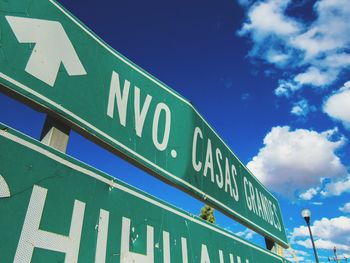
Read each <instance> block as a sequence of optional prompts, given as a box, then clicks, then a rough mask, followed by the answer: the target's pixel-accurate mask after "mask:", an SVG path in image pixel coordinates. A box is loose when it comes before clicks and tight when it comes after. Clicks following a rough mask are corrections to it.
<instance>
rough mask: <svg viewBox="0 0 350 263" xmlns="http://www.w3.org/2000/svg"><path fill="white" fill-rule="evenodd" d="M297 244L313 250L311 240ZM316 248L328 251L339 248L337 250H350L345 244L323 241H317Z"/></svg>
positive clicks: (300, 241)
mask: <svg viewBox="0 0 350 263" xmlns="http://www.w3.org/2000/svg"><path fill="white" fill-rule="evenodd" d="M296 244H298V245H300V246H303V247H306V248H312V244H311V241H310V239H306V240H298V241H297V242H296ZM315 246H316V247H317V248H318V249H327V250H332V249H333V248H334V247H337V249H340V250H345V251H348V250H350V247H349V246H348V245H345V244H338V243H335V242H332V241H329V240H323V239H317V240H316V241H315Z"/></svg>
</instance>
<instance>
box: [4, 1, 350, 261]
mask: <svg viewBox="0 0 350 263" xmlns="http://www.w3.org/2000/svg"><path fill="white" fill-rule="evenodd" d="M59 2H60V3H61V4H62V5H63V6H65V7H66V8H67V9H68V10H70V11H71V12H72V13H73V14H74V15H75V16H76V17H78V18H79V19H80V20H81V21H82V22H83V23H85V24H86V25H87V26H88V27H89V28H91V29H92V30H93V31H94V32H95V33H96V34H97V35H99V36H100V37H101V38H102V39H103V40H105V41H106V42H107V43H108V44H109V45H111V46H112V47H113V48H114V49H115V50H117V51H118V52H120V53H121V54H123V55H125V56H126V57H128V58H129V59H130V60H132V61H133V62H135V63H136V64H137V65H139V66H141V67H142V68H143V69H145V70H146V71H148V72H150V73H151V74H152V75H154V76H155V77H157V78H158V79H160V80H161V81H162V82H164V83H166V84H167V85H169V86H170V87H171V88H173V89H174V90H176V91H177V92H179V93H180V94H182V95H183V96H184V97H186V98H188V99H189V100H190V101H191V102H192V103H193V104H194V105H195V107H196V108H197V109H198V110H199V112H200V113H201V114H202V115H203V116H204V118H206V119H207V120H208V122H209V123H210V124H211V125H212V127H214V129H215V130H217V132H218V133H219V134H220V136H221V137H222V138H223V139H224V140H225V142H226V143H227V144H228V145H229V146H230V147H231V149H232V150H233V151H234V152H235V153H236V154H237V156H238V157H239V158H240V159H241V160H242V162H243V163H245V164H247V165H248V168H249V169H251V170H252V171H253V173H254V174H255V175H256V176H257V177H258V178H259V179H260V180H261V181H262V182H263V183H264V184H265V185H266V186H267V187H268V188H269V189H270V190H271V191H272V192H273V193H274V194H275V195H276V196H277V197H278V199H279V201H280V204H281V209H282V213H283V217H284V223H285V225H286V228H287V232H288V235H289V238H290V239H289V240H290V243H291V245H292V247H293V248H294V250H295V251H296V253H297V255H298V257H299V258H300V260H301V262H313V254H312V250H311V248H310V243H309V241H308V233H307V230H306V228H305V227H304V220H303V219H302V218H301V216H300V211H301V209H303V208H305V207H307V208H309V209H310V210H311V211H312V225H313V232H314V235H315V239H316V245H317V247H318V252H319V256H320V260H321V262H328V259H327V257H328V256H331V255H332V249H333V247H334V245H336V246H337V248H338V251H339V254H344V255H348V256H349V257H350V238H349V237H350V216H349V215H350V214H349V213H350V203H349V201H350V198H349V197H350V176H349V165H350V162H349V157H350V151H349V149H350V146H349V142H348V141H349V139H350V82H347V81H349V80H350V77H349V68H350V52H349V50H350V36H349V32H350V5H349V3H348V0H318V1H307V0H298V1H287V0H267V1H249V0H231V1H229V0H222V1H207V0H204V1H203V0H202V1H199V0H186V1H184V0H178V1H159V0H149V1H137V0H129V1H110V0H100V1H89V0H88V1H87V0H84V1H82V0H75V1H69V0H59ZM0 105H1V109H2V110H1V111H0V121H1V122H4V123H6V124H8V125H10V126H12V127H14V128H16V129H18V130H20V131H23V132H25V133H27V134H29V135H31V136H33V137H35V138H39V136H40V131H41V128H42V125H43V123H44V120H45V115H44V114H42V113H38V112H35V111H34V110H32V109H30V108H28V107H26V106H24V105H21V104H20V103H18V102H16V101H14V100H12V99H10V98H8V97H7V96H5V95H4V94H0ZM68 154H70V155H73V156H75V157H77V158H79V159H80V160H82V161H84V162H87V163H89V164H91V165H93V166H95V167H97V168H99V169H101V170H103V171H105V172H107V173H109V174H111V175H113V176H115V177H117V178H119V179H121V180H123V181H126V182H128V183H130V184H132V185H134V186H136V187H138V188H140V189H143V190H145V191H147V192H149V193H151V194H153V195H155V196H157V197H159V198H161V199H164V200H166V201H168V202H170V203H172V204H174V205H176V206H179V207H181V208H183V209H185V210H187V211H190V212H191V213H194V214H198V213H199V210H200V208H201V206H202V203H200V202H199V201H197V200H195V199H193V198H191V197H189V196H188V195H186V194H184V193H182V192H180V191H178V190H176V189H174V188H172V187H170V186H167V185H165V184H164V183H162V182H159V181H158V180H156V179H154V178H152V177H151V176H149V175H147V174H145V173H144V172H142V171H140V170H139V169H137V168H135V167H133V166H131V165H130V164H128V163H126V162H124V161H123V160H120V159H119V158H118V157H116V156H113V155H112V154H110V153H108V152H107V151H105V150H103V149H101V148H99V147H98V146H95V145H94V144H92V143H91V142H89V141H87V140H86V139H84V138H82V137H81V136H80V135H78V134H76V133H74V132H73V133H72V134H71V138H70V143H69V147H68ZM216 216H217V223H218V224H219V225H220V226H222V227H224V228H227V229H230V230H231V231H233V232H235V233H238V234H239V235H242V236H243V237H245V238H249V239H251V240H252V241H253V242H257V243H258V244H262V243H263V239H262V237H261V236H259V235H257V234H253V233H252V232H251V231H247V230H246V229H245V228H243V227H242V226H240V225H239V224H237V223H235V222H233V221H232V220H230V219H228V218H226V217H225V216H223V215H221V214H220V213H218V212H216ZM289 257H290V255H289Z"/></svg>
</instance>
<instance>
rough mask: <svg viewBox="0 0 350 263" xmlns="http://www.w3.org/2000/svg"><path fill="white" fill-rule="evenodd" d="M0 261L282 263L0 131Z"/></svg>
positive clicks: (50, 151) (0, 127) (36, 144)
mask: <svg viewBox="0 0 350 263" xmlns="http://www.w3.org/2000/svg"><path fill="white" fill-rule="evenodd" d="M0 149H1V151H0V239H1V240H0V241H1V242H0V262H5V263H7V262H16V263H19V262H21V263H27V262H28V263H29V262H45V263H47V262H66V263H68V262H69V263H73V262H84V263H86V262H123V263H125V262H135V263H148V262H149V263H151V262H164V263H170V262H174V263H177V262H183V263H187V262H201V263H209V262H211V263H214V262H220V263H226V262H228V263H253V262H256V263H265V262H266V263H274V262H287V261H286V260H285V259H283V258H281V257H279V256H277V255H274V254H272V253H271V252H269V251H267V250H265V249H262V248H260V247H258V246H255V245H253V244H251V243H249V242H247V241H244V240H242V239H240V238H238V237H236V236H235V235H233V234H231V233H229V232H227V231H225V230H223V229H220V228H218V227H216V226H214V225H211V224H209V223H207V222H204V221H202V220H201V219H199V218H197V217H194V216H192V215H190V214H188V213H186V212H183V211H181V210H179V209H177V208H174V207H172V206H169V205H168V204H166V203H164V202H162V201H160V200H157V199H155V198H154V197H152V196H150V195H147V194H145V193H143V192H141V191H139V190H136V189H135V188H132V187H130V186H128V185H126V184H124V183H122V182H119V181H117V180H116V179H114V178H112V177H110V176H108V175H105V174H103V173H101V172H100V171H97V170H95V169H93V168H91V167H89V166H87V165H85V164H83V163H81V162H79V161H77V160H75V159H73V158H70V157H67V156H66V155H65V154H62V153H60V152H58V151H55V150H54V149H51V148H49V147H47V146H45V145H42V144H41V143H40V142H37V141H35V140H33V139H29V138H27V137H26V136H24V135H22V134H20V133H18V132H15V131H13V130H11V129H9V128H8V127H5V126H3V125H0Z"/></svg>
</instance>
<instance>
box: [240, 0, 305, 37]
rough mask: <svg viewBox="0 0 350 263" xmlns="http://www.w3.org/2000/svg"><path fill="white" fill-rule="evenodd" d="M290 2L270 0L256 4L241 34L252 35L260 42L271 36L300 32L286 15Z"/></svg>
mask: <svg viewBox="0 0 350 263" xmlns="http://www.w3.org/2000/svg"><path fill="white" fill-rule="evenodd" d="M289 2H290V0H270V1H266V2H258V3H256V4H255V5H253V6H252V7H251V8H250V10H249V12H248V17H249V19H248V20H249V21H247V22H246V23H245V24H244V25H243V27H242V29H241V31H240V32H239V33H240V34H242V35H244V34H247V33H252V35H253V38H254V39H256V40H258V41H259V40H262V39H264V38H265V37H267V36H270V35H271V34H273V35H277V36H280V35H282V36H288V35H290V34H294V33H296V32H298V31H299V30H300V29H299V25H298V23H297V22H296V21H294V20H292V19H289V18H288V17H286V16H285V15H284V12H285V9H286V8H287V6H288V4H289Z"/></svg>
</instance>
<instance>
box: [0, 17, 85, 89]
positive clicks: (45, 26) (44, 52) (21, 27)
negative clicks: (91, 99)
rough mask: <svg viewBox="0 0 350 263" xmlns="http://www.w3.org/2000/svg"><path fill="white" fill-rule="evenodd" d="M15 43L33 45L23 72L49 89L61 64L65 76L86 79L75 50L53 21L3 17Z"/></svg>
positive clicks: (61, 28)
mask: <svg viewBox="0 0 350 263" xmlns="http://www.w3.org/2000/svg"><path fill="white" fill-rule="evenodd" d="M6 19H7V21H8V23H9V24H10V27H11V29H12V31H13V32H14V34H15V36H16V38H17V40H18V42H20V43H35V47H34V49H33V52H32V54H31V56H30V58H29V60H28V63H27V66H26V69H25V70H26V71H27V72H28V73H29V74H31V75H33V76H34V77H36V78H38V79H40V80H41V81H43V82H45V83H46V84H48V85H50V86H51V87H53V86H54V85H55V81H56V78H57V74H58V71H59V68H60V65H61V62H62V63H63V65H64V67H65V68H66V70H67V73H68V75H70V76H78V75H86V74H87V73H86V71H85V69H84V66H83V65H82V64H81V62H80V60H79V57H78V55H77V53H76V52H75V49H74V47H73V45H72V43H71V41H70V40H69V38H68V36H67V34H66V32H65V31H64V28H63V26H62V25H61V23H59V22H57V21H49V20H41V19H34V18H25V17H15V16H6Z"/></svg>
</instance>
